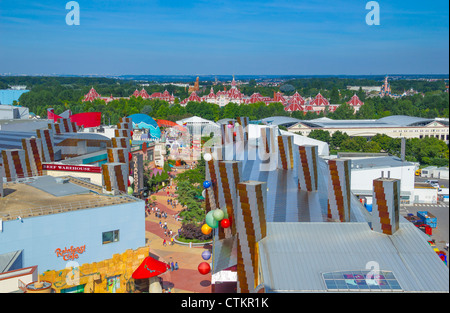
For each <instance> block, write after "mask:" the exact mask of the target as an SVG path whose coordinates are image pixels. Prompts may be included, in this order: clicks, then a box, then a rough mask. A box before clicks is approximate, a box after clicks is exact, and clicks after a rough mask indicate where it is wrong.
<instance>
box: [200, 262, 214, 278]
mask: <svg viewBox="0 0 450 313" xmlns="http://www.w3.org/2000/svg"><path fill="white" fill-rule="evenodd" d="M198 271H199V273H200V274H202V275H206V274H208V273H209V272H210V271H211V266H210V265H209V264H208V263H206V262H202V263H200V264H199V265H198Z"/></svg>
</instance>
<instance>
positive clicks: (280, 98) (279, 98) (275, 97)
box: [273, 91, 286, 105]
mask: <svg viewBox="0 0 450 313" xmlns="http://www.w3.org/2000/svg"><path fill="white" fill-rule="evenodd" d="M273 102H280V103H281V104H283V105H286V99H285V98H284V96H283V94H282V93H281V92H279V91H278V92H277V93H275V92H274V93H273Z"/></svg>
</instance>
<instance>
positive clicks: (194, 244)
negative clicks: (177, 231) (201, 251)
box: [173, 235, 212, 247]
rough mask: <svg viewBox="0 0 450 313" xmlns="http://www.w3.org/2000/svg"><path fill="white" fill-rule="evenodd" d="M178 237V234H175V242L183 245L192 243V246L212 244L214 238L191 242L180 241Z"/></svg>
mask: <svg viewBox="0 0 450 313" xmlns="http://www.w3.org/2000/svg"><path fill="white" fill-rule="evenodd" d="M177 238H178V235H175V237H173V242H175V243H176V244H178V245H181V246H189V245H190V244H192V247H203V246H204V245H207V244H212V240H210V241H205V242H192V243H191V242H183V241H179V240H177Z"/></svg>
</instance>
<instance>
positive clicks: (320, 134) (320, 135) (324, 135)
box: [308, 129, 331, 144]
mask: <svg viewBox="0 0 450 313" xmlns="http://www.w3.org/2000/svg"><path fill="white" fill-rule="evenodd" d="M308 137H309V138H312V139H316V140H320V141H323V142H326V143H328V144H329V143H330V142H331V136H330V132H329V131H327V130H322V129H315V130H313V131H311V132H310V133H309V135H308Z"/></svg>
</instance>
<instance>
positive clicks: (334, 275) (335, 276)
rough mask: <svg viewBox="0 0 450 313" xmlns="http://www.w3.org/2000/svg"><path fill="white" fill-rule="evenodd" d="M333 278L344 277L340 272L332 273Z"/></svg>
mask: <svg viewBox="0 0 450 313" xmlns="http://www.w3.org/2000/svg"><path fill="white" fill-rule="evenodd" d="M333 278H334V279H342V278H344V277H343V276H342V274H341V273H333Z"/></svg>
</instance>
